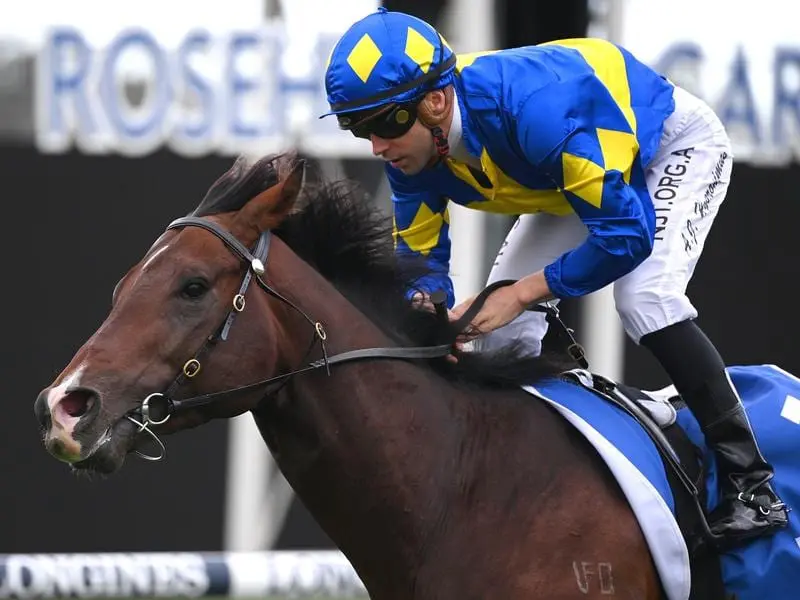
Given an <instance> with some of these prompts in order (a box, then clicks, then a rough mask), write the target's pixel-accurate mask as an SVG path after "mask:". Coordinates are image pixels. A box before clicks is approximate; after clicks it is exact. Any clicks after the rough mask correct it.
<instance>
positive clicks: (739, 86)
mask: <svg viewBox="0 0 800 600" xmlns="http://www.w3.org/2000/svg"><path fill="white" fill-rule="evenodd" d="M796 13H797V3H796V2H794V1H793V0H761V1H759V2H758V7H757V8H756V7H755V6H754V5H753V3H752V2H748V1H746V0H732V1H731V0H728V1H726V0H702V1H699V2H698V1H697V0H670V2H642V1H637V0H626V1H625V2H624V10H622V11H621V13H620V15H621V24H622V35H621V40H620V41H621V42H622V43H623V45H625V46H626V47H628V48H630V49H631V50H632V51H633V52H635V53H636V55H637V56H639V57H641V58H642V59H643V60H645V61H646V62H647V63H649V64H650V65H653V66H655V67H656V68H657V69H658V70H659V71H661V72H662V73H664V74H665V75H667V76H668V77H670V78H671V79H672V80H673V81H675V82H676V83H678V84H679V85H681V86H683V87H685V88H686V89H688V90H689V91H691V92H693V93H694V94H696V95H698V96H700V97H701V98H703V99H704V100H706V101H707V102H708V103H709V104H711V105H712V107H713V108H714V109H715V110H716V112H717V114H718V115H719V116H720V118H721V119H722V121H723V122H724V123H725V126H726V127H727V129H728V132H729V134H730V136H731V139H732V141H733V146H734V152H735V156H736V158H737V159H738V160H740V161H748V162H752V163H756V164H765V165H768V164H774V165H782V164H787V163H789V162H790V161H792V160H793V159H796V158H797V156H798V155H799V154H800V35H799V34H800V28H799V27H798V23H797V20H796V17H797V14H796Z"/></svg>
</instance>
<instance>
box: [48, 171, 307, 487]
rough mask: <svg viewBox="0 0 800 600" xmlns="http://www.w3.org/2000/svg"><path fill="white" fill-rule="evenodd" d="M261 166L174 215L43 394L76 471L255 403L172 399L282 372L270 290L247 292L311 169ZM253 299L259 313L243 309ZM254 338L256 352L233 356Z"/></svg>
mask: <svg viewBox="0 0 800 600" xmlns="http://www.w3.org/2000/svg"><path fill="white" fill-rule="evenodd" d="M236 169H239V173H238V175H237V174H232V172H233V171H234V170H236ZM260 172H261V175H260V176H259V177H256V175H258V173H259V171H258V170H252V171H250V172H249V173H253V174H255V175H249V176H248V177H246V178H242V177H241V167H240V166H239V163H237V165H236V166H234V169H232V170H231V172H229V173H228V174H226V176H225V177H223V178H221V179H220V180H219V181H218V182H217V184H215V186H214V187H213V188H212V189H211V190H210V191H209V194H208V195H207V196H206V199H205V200H204V201H203V203H201V205H200V207H198V209H197V210H196V211H195V213H194V216H192V217H189V218H188V219H189V220H190V222H188V223H187V220H186V219H179V220H177V221H176V222H174V223H173V224H172V225H171V226H170V228H168V229H167V231H166V232H165V233H164V234H163V235H161V237H159V238H158V240H156V242H155V243H154V244H153V245H152V247H151V248H150V249H149V251H148V252H147V253H146V254H145V256H144V257H143V258H142V259H141V261H140V262H139V263H138V264H136V265H135V266H134V267H133V268H132V269H131V270H130V271H128V273H127V274H126V275H125V276H124V277H123V278H122V279H121V280H120V282H119V283H118V284H117V287H116V288H115V290H114V294H113V300H112V307H111V311H110V313H109V314H108V316H107V317H106V319H105V321H104V322H103V323H102V324H101V325H100V327H99V328H98V329H97V331H96V332H95V333H94V334H93V335H92V336H91V337H90V338H89V339H88V340H87V341H86V343H85V344H84V345H83V346H82V347H81V348H80V349H79V350H78V352H77V353H76V354H75V356H74V357H73V359H72V361H71V362H70V363H69V365H67V367H66V368H65V369H64V370H63V371H62V372H61V374H60V375H59V376H58V377H57V378H56V379H55V381H53V383H52V384H51V385H50V386H48V387H47V388H45V389H44V390H42V392H41V393H40V394H39V396H38V398H37V399H36V403H35V412H36V416H37V418H38V420H39V423H40V425H41V428H42V431H43V434H44V443H45V446H46V448H47V450H48V451H49V452H50V453H51V454H52V455H54V456H55V457H57V458H59V459H60V460H63V461H65V462H67V463H70V464H72V465H73V466H74V467H75V468H78V469H89V470H96V471H101V472H112V471H115V470H116V469H118V468H119V467H120V466H121V465H122V463H123V461H124V459H125V456H126V455H127V454H128V453H129V452H131V451H135V450H142V448H143V447H142V446H141V444H142V443H144V441H145V440H147V439H151V440H156V441H158V438H157V437H156V436H155V435H151V434H150V431H151V429H152V428H153V427H156V430H157V431H158V432H159V433H170V432H172V431H177V430H179V429H184V428H186V427H192V426H195V425H199V424H201V423H204V422H206V421H208V420H209V419H211V418H215V417H230V416H234V415H237V414H240V413H242V412H245V411H247V410H250V409H251V408H253V405H254V402H255V399H254V397H253V395H252V394H251V395H249V396H248V394H243V395H242V396H241V397H240V398H238V399H232V400H230V401H226V402H224V403H216V402H214V403H205V404H204V403H202V402H200V403H197V404H194V405H191V406H188V407H187V406H184V407H183V410H180V411H174V414H171V413H172V411H173V409H174V404H173V403H172V402H171V400H172V398H173V396H174V397H177V398H179V397H183V398H186V397H187V396H191V395H192V394H194V395H197V394H204V393H209V392H214V391H220V390H221V389H223V388H225V387H226V386H227V387H235V386H236V384H238V383H240V382H241V381H242V380H243V378H246V377H247V376H248V375H250V376H252V377H253V379H255V378H256V377H261V378H264V377H269V376H270V375H272V374H273V373H274V372H275V371H274V370H275V369H276V368H278V367H279V365H278V364H277V363H278V356H277V349H276V347H275V344H277V343H278V341H277V340H278V339H279V335H277V334H278V332H277V330H276V328H277V327H278V325H277V322H276V320H275V319H271V318H264V315H265V313H266V311H264V310H260V309H259V307H260V308H262V309H263V308H264V307H265V306H266V304H265V303H267V302H268V300H267V294H262V293H259V292H258V291H257V290H254V291H251V292H250V293H249V294H248V293H247V289H253V288H255V287H257V285H260V283H259V282H258V277H259V276H260V275H261V274H262V273H263V270H262V268H261V267H262V264H263V263H265V262H266V255H267V252H269V244H268V242H269V237H270V236H269V233H268V232H269V231H270V230H271V229H273V228H274V227H276V226H278V225H279V224H280V222H281V221H282V220H283V218H284V217H285V216H286V215H287V214H288V213H289V212H290V210H291V208H292V206H293V204H294V201H295V199H296V197H297V196H298V193H299V190H300V188H301V184H302V180H303V172H304V169H303V163H302V161H301V162H297V163H294V164H293V167H292V169H291V172H290V173H289V174H288V175H287V176H286V177H285V178H283V179H282V180H280V181H279V180H278V179H279V178H278V175H277V168H267V169H261V171H260ZM220 199H223V200H225V202H220ZM231 199H234V200H235V202H234V204H236V203H238V205H236V206H232V204H231ZM201 216H202V218H200V217H201ZM192 220H193V221H192ZM198 225H208V227H211V228H212V231H211V233H216V235H209V231H208V230H204V229H203V228H202V227H201V226H198ZM265 232H267V233H265ZM274 246H275V245H273V248H274ZM248 249H252V251H253V254H258V255H259V256H253V255H251V254H250V251H249V250H248ZM276 251H277V250H273V252H276ZM254 281H255V282H256V283H253V282H254ZM245 297H246V299H247V301H248V302H249V303H250V305H252V306H253V308H250V306H249V305H248V308H249V310H243V309H244V308H245ZM234 317H235V320H234ZM228 336H230V338H234V339H235V343H231V342H226V341H225V340H226V339H227V338H228ZM265 340H272V344H273V346H272V348H271V349H270V343H269V342H265ZM249 342H251V343H252V345H251V344H250V343H249ZM256 343H257V344H258V348H259V352H258V353H254V352H248V353H243V352H241V351H240V352H236V349H237V348H238V349H241V348H243V347H251V348H252V347H254V346H255V345H256ZM271 350H272V354H273V355H272V356H270V351H271ZM234 373H235V374H236V379H235V380H234V378H233V374H234ZM177 402H178V403H179V402H180V400H177ZM158 443H159V444H160V442H158ZM161 450H162V451H163V447H162V448H161Z"/></svg>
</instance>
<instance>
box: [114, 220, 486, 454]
mask: <svg viewBox="0 0 800 600" xmlns="http://www.w3.org/2000/svg"><path fill="white" fill-rule="evenodd" d="M184 227H199V228H201V229H205V230H206V231H208V232H210V233H212V234H214V235H215V236H216V237H217V238H219V239H220V240H221V241H222V242H223V243H224V244H225V245H226V246H227V247H228V249H229V250H231V252H233V253H234V254H235V255H236V256H238V257H239V258H240V259H241V260H242V261H243V262H244V263H246V264H247V265H248V268H247V271H246V272H245V274H244V278H243V279H242V283H241V285H240V286H239V290H238V292H237V293H236V295H235V296H234V297H233V300H232V302H231V308H230V310H229V311H228V313H227V315H226V316H225V319H224V320H223V321H222V324H221V325H220V326H219V327H218V328H217V329H216V331H215V332H214V333H213V334H212V335H210V336H209V337H208V338H206V341H205V342H204V343H203V345H202V346H201V347H200V349H199V350H198V351H197V352H196V353H195V355H194V356H193V357H192V358H190V359H189V360H187V361H186V362H185V363H184V365H183V368H182V369H181V371H180V372H179V373H178V375H177V377H176V378H175V380H174V381H173V382H172V383H171V384H170V385H169V386H168V387H167V389H166V390H165V391H164V392H155V393H153V394H150V395H149V396H147V397H146V398H145V399H144V400H143V401H142V404H141V406H139V407H137V408H136V409H134V410H133V411H131V412H130V413H128V414H126V415H125V418H126V419H128V420H129V421H130V422H132V423H134V424H135V425H136V426H137V427H138V428H139V431H138V432H139V433H142V432H143V433H146V434H148V435H149V436H150V438H151V439H152V440H153V441H154V442H155V443H156V444H157V446H158V450H159V452H158V454H146V453H144V452H141V451H139V450H134V451H135V452H136V454H138V455H139V456H141V457H142V458H144V459H146V460H152V461H156V460H161V459H162V458H164V457H165V456H166V453H167V450H166V447H165V446H164V443H163V442H162V441H161V439H160V438H159V437H158V435H156V433H155V432H154V431H153V430H152V428H151V427H152V426H156V425H163V424H164V423H166V422H167V421H169V419H170V417H171V416H172V415H173V414H175V413H177V412H180V411H184V410H187V409H191V408H197V407H200V406H207V405H209V404H212V403H214V402H217V401H219V400H222V399H223V398H225V397H226V396H229V395H230V394H234V393H243V392H252V391H255V390H259V389H262V388H263V389H264V397H266V396H269V395H272V394H275V393H276V392H277V391H278V390H279V389H280V388H281V387H283V386H284V385H285V384H286V383H287V382H288V381H289V379H290V378H291V377H293V376H294V375H297V374H299V373H305V372H306V371H312V370H315V369H320V368H323V367H324V368H325V369H326V370H327V372H328V375H330V367H331V366H332V365H335V364H338V363H344V362H352V361H356V360H363V359H376V358H392V359H428V358H437V357H443V356H446V355H447V354H449V353H450V352H451V350H452V343H447V344H440V345H437V346H424V347H412V348H402V347H394V348H367V349H363V350H352V351H349V352H343V353H341V354H336V355H334V356H330V357H329V356H328V352H327V347H326V345H325V342H326V341H327V339H328V335H327V333H326V332H325V328H324V326H323V325H322V323H321V322H319V321H317V320H315V319H313V318H311V317H310V316H309V315H307V314H306V313H305V312H304V311H303V310H302V309H301V308H300V307H298V306H297V305H296V304H294V303H293V302H292V301H291V300H289V299H287V298H286V297H284V296H283V295H282V294H280V293H279V292H277V291H276V290H275V289H274V288H273V287H271V286H270V285H269V284H267V283H266V282H265V281H264V279H263V275H264V273H265V270H266V263H267V257H268V256H269V248H270V240H271V239H272V233H271V232H270V231H269V230H267V231H264V232H262V233H261V236H260V237H259V239H258V242H257V243H256V246H255V248H254V249H253V252H252V253H251V252H250V250H248V249H247V248H246V247H245V246H244V245H243V244H242V243H241V242H240V241H239V240H237V239H236V238H235V237H234V236H233V235H231V233H230V232H228V231H226V230H225V229H223V228H222V227H220V226H219V225H217V224H216V223H214V222H213V221H209V220H207V219H203V218H201V217H182V218H180V219H176V220H175V221H173V222H172V223H170V224H169V225H168V226H167V230H170V229H179V228H184ZM252 281H255V282H256V284H257V285H258V287H260V288H261V289H262V290H263V291H264V292H266V293H267V294H269V295H270V296H272V297H274V298H276V299H277V300H280V301H281V302H283V303H284V304H286V305H288V306H290V307H291V308H292V309H293V310H295V311H297V312H298V313H299V314H300V315H302V316H303V318H304V319H305V320H306V321H308V322H309V324H311V326H312V327H313V330H314V337H313V338H312V341H311V344H310V345H309V348H308V351H307V352H306V357H308V355H309V354H310V353H311V351H312V350H313V348H314V346H315V345H316V344H317V343H318V344H319V345H320V348H321V350H322V358H321V359H319V360H317V361H314V362H309V363H308V364H306V365H305V366H303V367H300V368H298V369H295V370H294V371H290V372H289V373H284V374H282V375H277V376H275V377H270V378H267V379H263V380H261V381H257V382H255V383H251V384H249V385H245V386H241V387H238V388H231V389H228V390H224V391H220V392H214V393H211V394H204V395H202V396H194V397H192V398H186V399H183V400H175V399H173V395H174V394H175V392H176V391H177V390H178V388H180V387H181V386H182V385H183V384H184V383H186V381H187V380H190V379H192V378H193V377H195V376H197V374H198V373H200V371H201V370H202V368H203V365H202V362H201V361H202V360H203V359H204V358H205V356H206V355H207V354H208V352H209V351H210V350H211V348H213V347H214V345H215V344H216V343H217V342H219V341H225V340H226V339H227V338H228V333H229V332H230V329H231V326H232V325H233V321H234V319H235V318H236V315H237V314H239V313H240V312H242V311H243V310H244V308H245V305H246V302H245V295H246V293H247V290H248V288H249V286H250V283H251V282H252ZM480 304H481V305H482V304H483V302H480ZM477 305H478V302H477V301H476V303H474V304H473V307H476V308H479V306H477ZM475 312H477V310H476V311H468V313H469V314H465V315H464V318H462V319H461V321H463V322H466V323H469V321H471V320H472V317H473V316H474V313H475ZM466 317H469V320H467V319H466ZM304 361H305V359H304ZM274 385H277V387H276V388H275V389H269V388H270V386H274Z"/></svg>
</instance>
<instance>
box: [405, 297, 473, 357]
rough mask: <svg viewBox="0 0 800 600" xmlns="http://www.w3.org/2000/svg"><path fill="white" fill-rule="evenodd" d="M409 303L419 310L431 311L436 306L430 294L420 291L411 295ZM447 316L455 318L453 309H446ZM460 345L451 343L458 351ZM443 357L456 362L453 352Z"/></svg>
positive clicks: (433, 310)
mask: <svg viewBox="0 0 800 600" xmlns="http://www.w3.org/2000/svg"><path fill="white" fill-rule="evenodd" d="M411 304H412V306H413V307H414V308H417V309H419V310H426V311H428V312H432V313H433V312H436V307H435V306H434V305H433V302H432V301H431V297H430V295H428V294H425V293H422V292H417V293H415V294H414V295H413V296H411ZM447 317H448V319H449V320H450V321H451V322H452V321H455V320H456V319H455V317H454V316H453V311H452V310H449V309H448V311H447ZM462 346H463V344H462V343H461V342H459V341H456V342H455V343H454V344H453V348H454V350H456V351H459V352H460V351H461V350H462ZM445 358H446V359H447V361H448V362H451V363H457V362H458V359H457V358H456V357H455V356H454V355H453V354H448V355H447V356H446V357H445Z"/></svg>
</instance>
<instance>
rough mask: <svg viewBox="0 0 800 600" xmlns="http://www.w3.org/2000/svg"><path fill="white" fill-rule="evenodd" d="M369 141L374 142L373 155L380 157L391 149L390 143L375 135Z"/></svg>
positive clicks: (371, 135)
mask: <svg viewBox="0 0 800 600" xmlns="http://www.w3.org/2000/svg"><path fill="white" fill-rule="evenodd" d="M369 141H370V142H372V153H373V154H374V155H375V156H380V155H381V154H383V153H384V152H386V151H387V150H388V149H389V141H388V140H385V139H383V138H380V137H378V136H377V135H375V134H374V133H372V134H370V136H369Z"/></svg>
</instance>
